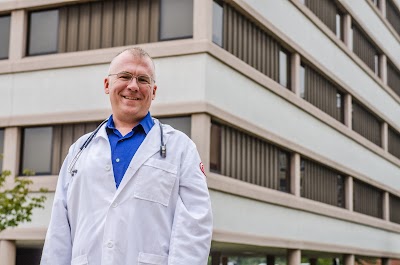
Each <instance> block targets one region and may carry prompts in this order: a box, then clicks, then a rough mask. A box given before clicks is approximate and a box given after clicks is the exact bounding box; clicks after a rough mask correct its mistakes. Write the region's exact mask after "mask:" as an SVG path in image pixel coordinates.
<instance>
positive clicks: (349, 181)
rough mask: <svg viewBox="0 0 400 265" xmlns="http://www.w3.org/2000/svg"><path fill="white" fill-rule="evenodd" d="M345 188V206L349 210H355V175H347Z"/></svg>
mask: <svg viewBox="0 0 400 265" xmlns="http://www.w3.org/2000/svg"><path fill="white" fill-rule="evenodd" d="M344 190H345V194H344V200H345V207H346V209H347V210H349V211H353V177H350V176H347V177H346V180H345V183H344Z"/></svg>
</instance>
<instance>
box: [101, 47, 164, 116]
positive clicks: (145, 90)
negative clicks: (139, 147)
mask: <svg viewBox="0 0 400 265" xmlns="http://www.w3.org/2000/svg"><path fill="white" fill-rule="evenodd" d="M109 74H111V76H108V77H107V78H105V79H104V91H105V93H106V94H109V95H110V102H111V107H112V111H113V117H114V118H115V119H117V120H120V121H125V122H127V121H133V122H135V123H136V122H139V121H140V120H141V119H142V118H144V116H146V114H147V112H148V111H149V108H150V105H151V101H152V100H153V99H154V98H155V95H156V90H157V86H156V85H155V84H154V81H153V79H152V77H153V76H154V68H153V64H152V62H151V60H150V58H148V57H140V56H138V55H132V54H131V53H130V52H124V53H121V54H120V55H119V56H117V57H116V58H115V59H114V60H113V62H112V63H111V66H110V73H109ZM116 74H119V75H116ZM130 75H131V76H133V78H132V79H131V80H129V77H130ZM136 76H142V77H150V79H149V80H150V83H149V84H146V82H143V81H146V79H140V78H135V77H136ZM138 79H139V82H138Z"/></svg>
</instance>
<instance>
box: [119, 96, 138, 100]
mask: <svg viewBox="0 0 400 265" xmlns="http://www.w3.org/2000/svg"><path fill="white" fill-rule="evenodd" d="M122 97H123V98H126V99H130V100H139V99H138V98H131V97H127V96H122Z"/></svg>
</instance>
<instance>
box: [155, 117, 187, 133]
mask: <svg viewBox="0 0 400 265" xmlns="http://www.w3.org/2000/svg"><path fill="white" fill-rule="evenodd" d="M159 120H160V122H161V123H163V124H169V125H171V126H172V127H173V128H175V129H177V130H179V131H181V132H183V133H185V134H186V135H187V136H189V137H190V135H191V132H190V131H191V129H192V119H191V117H171V118H160V119H159Z"/></svg>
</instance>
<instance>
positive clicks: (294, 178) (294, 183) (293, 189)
mask: <svg viewBox="0 0 400 265" xmlns="http://www.w3.org/2000/svg"><path fill="white" fill-rule="evenodd" d="M290 193H292V194H293V195H294V196H297V197H300V196H301V194H300V154H298V153H294V154H292V157H291V159H290Z"/></svg>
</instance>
